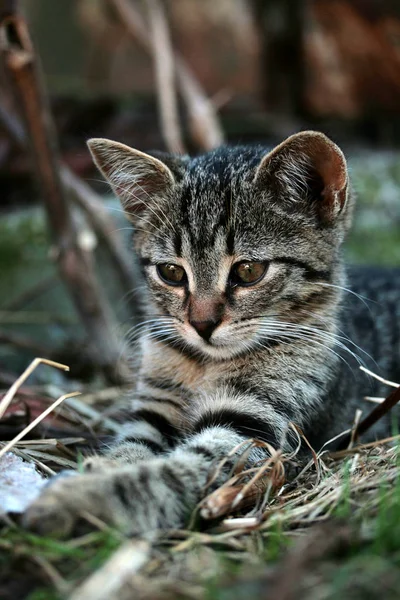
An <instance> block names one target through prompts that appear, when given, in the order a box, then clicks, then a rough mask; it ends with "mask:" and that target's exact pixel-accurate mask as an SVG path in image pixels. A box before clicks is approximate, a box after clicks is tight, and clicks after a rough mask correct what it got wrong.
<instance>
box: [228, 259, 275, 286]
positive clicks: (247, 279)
mask: <svg viewBox="0 0 400 600" xmlns="http://www.w3.org/2000/svg"><path fill="white" fill-rule="evenodd" d="M266 270H267V265H266V263H260V262H247V261H243V262H240V263H237V264H236V265H234V266H233V267H232V270H231V275H230V281H231V284H232V285H244V286H246V285H254V284H255V283H257V282H258V281H260V279H262V278H263V277H264V274H265V272H266Z"/></svg>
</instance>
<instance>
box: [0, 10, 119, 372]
mask: <svg viewBox="0 0 400 600" xmlns="http://www.w3.org/2000/svg"><path fill="white" fill-rule="evenodd" d="M17 6H18V3H17V1H16V0H15V1H14V2H7V8H8V9H9V14H8V16H6V17H5V18H3V20H2V21H1V22H0V51H1V55H2V58H3V62H4V66H5V72H6V74H7V76H8V77H9V79H10V82H11V83H12V87H13V89H14V92H15V95H16V97H17V98H18V101H19V104H20V106H21V111H22V114H23V117H24V119H25V122H26V130H27V132H28V137H29V143H30V148H31V156H32V159H33V161H34V168H35V173H36V174H37V177H38V181H39V183H40V186H41V191H42V196H43V201H44V203H45V207H46V210H47V217H48V221H49V225H50V229H51V233H52V235H53V242H54V245H55V247H56V260H57V263H58V267H59V271H60V275H61V277H62V279H63V281H64V282H65V283H66V285H67V286H68V289H69V291H70V293H71V296H72V299H73V301H74V303H75V307H76V309H77V311H78V314H79V315H80V317H81V320H82V323H83V324H84V326H85V327H86V330H87V333H88V336H89V343H90V350H91V353H92V355H93V357H94V363H95V364H96V365H98V366H99V367H100V369H102V371H103V372H104V374H105V375H106V377H107V378H108V379H109V380H110V381H120V380H121V371H119V367H120V366H123V361H120V360H119V359H120V357H121V349H120V347H119V342H118V339H117V337H116V335H115V331H116V327H115V323H114V319H113V316H112V311H111V307H110V306H108V303H107V301H106V299H105V298H104V297H103V295H102V293H101V289H100V288H99V285H98V282H97V279H96V276H95V273H94V269H93V265H92V262H91V258H90V256H89V253H88V252H86V251H85V250H84V249H83V248H82V247H81V245H80V244H79V236H78V232H77V230H76V226H75V223H74V220H73V219H72V215H71V210H70V207H69V205H68V203H67V200H66V198H65V196H64V195H63V190H62V185H61V181H60V177H59V169H58V164H59V161H58V151H57V142H56V137H55V135H54V132H53V126H52V121H51V115H50V110H49V106H48V101H47V97H46V94H45V91H44V88H43V85H42V83H41V81H40V78H39V74H38V66H37V60H36V57H35V51H34V48H33V45H32V42H31V39H30V35H29V31H28V27H27V25H26V22H25V20H24V18H23V16H22V15H21V14H20V13H19V12H18V8H17ZM0 8H3V10H2V11H1V12H2V13H3V14H4V1H3V3H0ZM124 375H125V376H127V372H126V373H125V374H124Z"/></svg>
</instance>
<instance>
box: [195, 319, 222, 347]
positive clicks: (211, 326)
mask: <svg viewBox="0 0 400 600" xmlns="http://www.w3.org/2000/svg"><path fill="white" fill-rule="evenodd" d="M189 323H190V324H191V326H192V327H193V328H194V329H195V330H196V331H197V333H198V334H199V336H200V337H201V338H203V340H204V341H206V342H208V341H209V340H210V337H211V336H212V334H213V332H214V331H215V329H216V328H217V327H218V325H220V323H221V319H218V320H214V319H212V320H209V321H189Z"/></svg>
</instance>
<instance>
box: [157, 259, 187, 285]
mask: <svg viewBox="0 0 400 600" xmlns="http://www.w3.org/2000/svg"><path fill="white" fill-rule="evenodd" d="M157 273H158V275H159V277H160V278H161V279H162V280H163V281H165V283H168V284H169V285H184V284H185V283H186V281H187V277H186V273H185V269H183V268H182V267H180V266H179V265H172V264H170V263H166V264H165V265H157Z"/></svg>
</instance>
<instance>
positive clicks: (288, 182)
mask: <svg viewBox="0 0 400 600" xmlns="http://www.w3.org/2000/svg"><path fill="white" fill-rule="evenodd" d="M273 179H274V180H275V181H276V182H277V183H279V185H281V186H283V187H285V188H286V189H287V190H289V192H290V193H291V196H293V199H294V200H301V199H304V197H307V199H308V200H313V201H315V205H316V207H317V210H318V211H319V214H320V216H321V218H322V219H323V220H324V221H325V222H332V221H333V220H334V219H335V218H336V217H337V216H338V215H339V214H340V213H341V212H342V210H343V208H344V206H345V204H346V200H347V194H348V176H347V166H346V159H345V157H344V154H343V152H342V151H341V150H340V148H339V147H338V146H336V144H334V143H333V142H332V141H331V140H330V139H329V138H327V137H326V135H324V134H323V133H319V132H317V131H302V132H301V133H297V134H295V135H292V136H291V137H289V138H288V139H287V140H285V141H284V142H282V144H280V145H279V146H277V147H276V148H274V150H272V152H270V153H269V154H267V155H266V156H264V158H263V159H262V161H261V163H260V164H259V166H258V168H257V171H256V174H255V178H254V182H255V183H256V184H259V185H268V184H271V181H272V180H273Z"/></svg>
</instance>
